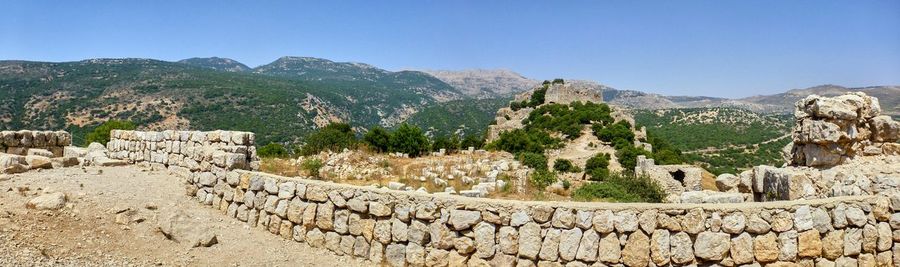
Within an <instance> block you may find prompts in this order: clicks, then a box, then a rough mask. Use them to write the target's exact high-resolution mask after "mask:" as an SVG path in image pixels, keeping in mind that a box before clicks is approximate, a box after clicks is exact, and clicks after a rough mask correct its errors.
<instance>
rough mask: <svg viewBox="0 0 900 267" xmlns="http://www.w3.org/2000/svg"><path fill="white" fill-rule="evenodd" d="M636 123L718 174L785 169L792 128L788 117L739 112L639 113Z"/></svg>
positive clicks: (713, 109)
mask: <svg viewBox="0 0 900 267" xmlns="http://www.w3.org/2000/svg"><path fill="white" fill-rule="evenodd" d="M634 112H635V114H634V117H635V121H636V122H637V124H638V125H642V126H646V127H647V131H648V132H649V133H651V134H653V135H656V136H660V137H662V138H665V139H666V140H668V141H669V143H671V144H672V146H674V147H676V148H678V149H681V150H682V151H683V152H684V155H685V157H686V158H688V159H689V160H691V161H694V162H695V163H699V164H701V165H704V166H705V167H706V168H707V169H708V170H710V171H711V172H713V173H715V174H720V173H724V172H729V173H735V172H738V170H741V169H744V168H748V167H751V166H754V165H760V164H769V165H781V161H782V160H781V154H780V153H781V148H782V147H784V146H785V145H786V144H787V143H788V142H789V141H790V137H789V136H787V135H788V134H789V133H790V127H791V126H792V125H793V124H792V123H793V122H792V121H791V119H790V118H789V117H788V115H763V114H758V113H754V112H750V111H747V110H743V109H737V108H689V109H664V110H636V111H634Z"/></svg>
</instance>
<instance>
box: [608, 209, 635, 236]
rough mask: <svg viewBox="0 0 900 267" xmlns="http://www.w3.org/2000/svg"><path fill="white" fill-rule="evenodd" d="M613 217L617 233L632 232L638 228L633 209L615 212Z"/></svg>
mask: <svg viewBox="0 0 900 267" xmlns="http://www.w3.org/2000/svg"><path fill="white" fill-rule="evenodd" d="M613 218H614V220H615V224H616V231H617V232H619V233H629V232H634V231H635V230H637V229H638V218H637V213H636V212H634V211H633V210H624V211H620V212H617V213H616V215H615V217H613Z"/></svg>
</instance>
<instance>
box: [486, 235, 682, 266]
mask: <svg viewBox="0 0 900 267" xmlns="http://www.w3.org/2000/svg"><path fill="white" fill-rule="evenodd" d="M667 241H668V240H667ZM501 244H502V242H501ZM599 246H600V235H599V234H597V231H594V230H593V229H588V230H585V231H584V234H583V235H582V236H581V242H580V243H579V245H578V252H577V253H576V255H575V258H576V259H578V260H581V261H587V262H594V261H596V260H597V251H598V249H599Z"/></svg>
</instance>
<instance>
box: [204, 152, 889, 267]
mask: <svg viewBox="0 0 900 267" xmlns="http://www.w3.org/2000/svg"><path fill="white" fill-rule="evenodd" d="M188 181H189V183H190V185H189V190H190V191H189V193H191V195H194V196H196V199H197V200H198V201H200V202H202V203H205V204H206V205H210V206H212V207H213V208H216V209H218V210H219V211H221V212H222V213H223V214H225V215H227V216H229V217H233V218H235V219H237V220H239V221H241V222H244V223H246V224H248V225H249V226H250V227H255V228H258V229H260V230H263V231H267V232H270V233H272V234H276V235H279V236H281V237H282V238H285V239H288V240H294V241H297V242H305V243H307V244H309V245H310V246H312V247H319V248H325V249H328V250H330V251H332V252H334V253H336V254H338V255H347V256H352V257H358V258H363V259H368V260H370V261H372V262H373V263H382V264H386V265H390V266H563V265H565V266H589V265H591V266H664V265H720V266H738V265H748V266H752V265H757V266H758V265H763V264H778V265H789V263H797V264H800V265H802V266H813V265H815V266H835V265H836V266H857V265H858V266H891V265H892V264H893V265H898V264H900V194H893V195H887V194H881V195H875V196H855V197H838V198H829V199H822V200H804V201H786V202H772V203H740V204H610V203H558V202H520V201H508V200H489V199H478V198H466V197H460V196H450V195H428V194H421V193H416V192H401V191H393V190H385V189H378V188H374V187H360V186H352V185H343V184H334V183H326V182H321V181H315V180H307V179H297V178H286V177H280V176H276V175H271V174H266V173H260V172H253V171H244V170H236V171H230V172H227V173H225V175H224V176H216V177H214V180H209V181H204V180H197V179H193V180H190V179H189V180H188ZM201 191H203V192H209V193H208V194H196V193H194V192H201ZM210 195H211V196H210Z"/></svg>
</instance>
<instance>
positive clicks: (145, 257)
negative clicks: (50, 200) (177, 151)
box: [0, 166, 371, 266]
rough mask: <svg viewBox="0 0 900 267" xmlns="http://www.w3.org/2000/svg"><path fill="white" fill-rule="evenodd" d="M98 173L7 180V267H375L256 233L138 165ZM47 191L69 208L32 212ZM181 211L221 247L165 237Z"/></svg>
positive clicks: (0, 237)
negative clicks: (168, 217) (119, 218)
mask: <svg viewBox="0 0 900 267" xmlns="http://www.w3.org/2000/svg"><path fill="white" fill-rule="evenodd" d="M98 172H99V169H91V168H88V169H86V170H83V169H81V168H64V169H53V170H46V171H32V172H28V173H24V174H19V175H7V176H3V175H0V266H50V265H52V266H135V265H136V266H148V265H162V266H208V265H216V266H328V265H330V266H368V265H371V263H368V262H364V261H361V260H358V259H353V258H350V257H341V256H336V255H334V254H332V253H331V252H328V251H326V250H324V249H316V248H311V247H309V246H307V245H306V244H304V243H297V242H294V241H289V240H284V239H282V238H280V237H277V236H275V235H272V234H269V233H267V232H264V231H263V230H261V229H257V228H250V227H248V226H246V225H245V224H244V223H242V222H239V221H237V220H235V219H232V218H228V217H226V216H225V215H223V214H220V213H218V212H217V211H215V210H213V209H211V208H209V207H206V206H202V205H200V204H198V203H196V202H194V201H191V200H190V198H189V197H187V196H185V194H184V189H183V188H182V183H181V181H179V180H178V179H177V178H176V177H174V176H169V175H167V174H165V173H162V172H150V171H146V170H142V169H139V168H138V167H134V166H129V167H116V168H108V167H107V168H103V170H102V172H99V173H98ZM42 191H54V192H64V193H66V195H67V196H68V199H69V201H68V203H67V204H66V207H65V208H63V209H61V210H58V211H37V210H32V209H26V208H25V203H26V202H27V201H28V200H29V199H31V198H33V197H35V196H36V195H39V194H41V192H42ZM126 209H130V210H133V211H135V215H134V216H132V220H131V221H129V222H128V223H126V224H120V223H117V222H116V213H117V212H119V211H122V210H126ZM174 209H183V210H185V211H188V212H189V213H191V214H192V215H194V216H196V217H198V218H200V219H201V220H203V221H205V222H206V223H207V224H208V225H210V226H211V228H212V229H213V231H215V233H216V234H217V238H218V241H219V243H218V244H216V245H214V246H212V247H209V248H190V247H189V246H186V245H183V244H178V243H175V242H173V241H170V240H167V239H165V237H163V235H162V234H160V233H159V232H158V231H157V226H158V220H157V218H158V217H161V215H162V214H166V213H167V212H169V211H171V210H174ZM135 218H140V219H142V220H143V221H141V222H135ZM140 219H138V221H140Z"/></svg>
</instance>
